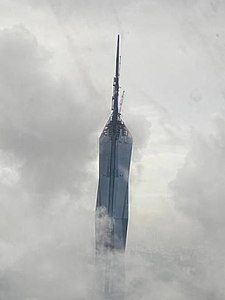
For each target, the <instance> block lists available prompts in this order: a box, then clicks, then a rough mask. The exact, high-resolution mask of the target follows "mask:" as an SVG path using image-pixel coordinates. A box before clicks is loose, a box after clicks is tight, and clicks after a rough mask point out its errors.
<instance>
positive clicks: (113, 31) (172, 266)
mask: <svg viewBox="0 0 225 300" xmlns="http://www.w3.org/2000/svg"><path fill="white" fill-rule="evenodd" d="M224 20H225V2H224V1H222V0H214V1H208V0H207V1H206V0H204V1H203V0H199V1H197V0H190V1H175V0H171V1H163V0H160V1H153V0H151V1H144V0H143V1H127V0H123V1H103V0H97V1H72V0H70V1H69V0H65V1H59V0H55V1H53V0H51V1H50V0H49V1H46V0H42V1H34V0H31V1H28V0H23V1H13V0H11V1H9V0H1V1H0V66H1V68H0V95H1V96H0V109H1V118H0V195H1V196H0V275H1V283H0V299H4V300H17V299H18V300H20V299H21V300H22V299H23V300H24V299H26V300H28V299H29V300H31V299H32V300H34V299H35V300H39V299H41V300H48V299H51V300H52V299H64V300H67V299H68V300H69V299H90V298H91V295H92V293H93V287H92V283H93V282H94V270H93V268H94V265H93V261H94V207H95V197H96V190H97V176H98V165H97V157H98V137H99V135H100V131H101V130H102V128H103V126H104V124H105V122H106V120H107V118H108V116H109V113H110V104H111V103H110V102H111V92H112V88H111V87H112V77H113V72H114V55H115V41H116V35H117V33H120V34H121V39H122V45H121V51H122V69H121V85H122V89H125V91H126V92H125V99H124V106H123V119H124V121H125V122H126V125H127V126H128V128H129V129H130V131H131V133H132V135H133V138H134V152H133V164H132V168H131V190H130V198H131V204H130V223H129V233H128V245H127V255H126V265H127V270H128V274H129V275H128V276H127V290H128V296H129V299H138V298H140V299H150V298H152V299H156V300H158V299H162V298H163V299H168V300H170V299H171V300H172V299H173V300H174V299H179V300H181V299H182V300H187V299H196V300H201V299H204V300H205V299H216V300H217V299H219V300H220V299H224V296H225V290H224V279H225V278H224V251H223V249H224V219H225V215H224V211H225V204H224V201H223V200H224V195H225V190H224V186H225V185H224V176H223V174H224V155H225V150H224V147H225V140H224V138H225V132H224V128H225V126H224V125H225V119H224V111H225V105H224V97H225V87H224V79H225V78H224V69H225V56H224V48H225V26H224V22H225V21H224ZM57 297H58V298H57Z"/></svg>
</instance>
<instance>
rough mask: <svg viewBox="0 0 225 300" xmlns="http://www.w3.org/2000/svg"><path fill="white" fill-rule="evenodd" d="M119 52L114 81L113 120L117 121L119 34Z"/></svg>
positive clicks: (118, 43)
mask: <svg viewBox="0 0 225 300" xmlns="http://www.w3.org/2000/svg"><path fill="white" fill-rule="evenodd" d="M116 48H117V50H116V70H115V77H114V81H113V97H112V100H113V107H112V109H113V119H115V120H116V119H117V115H118V102H119V101H118V99H119V60H120V53H119V52H120V49H119V48H120V36H119V34H118V37H117V47H116Z"/></svg>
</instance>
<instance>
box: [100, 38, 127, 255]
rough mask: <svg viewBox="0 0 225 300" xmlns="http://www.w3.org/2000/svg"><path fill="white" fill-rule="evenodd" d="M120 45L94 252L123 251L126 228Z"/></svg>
mask: <svg viewBox="0 0 225 300" xmlns="http://www.w3.org/2000/svg"><path fill="white" fill-rule="evenodd" d="M119 42H120V37H119V35H118V39H117V50H116V70H115V76H114V81H113V96H112V113H111V115H110V117H109V120H108V122H107V123H106V125H105V127H104V129H103V131H102V133H101V136H100V139H99V183H98V195H97V202H96V249H97V251H104V250H105V249H111V250H113V249H117V250H124V249H125V246H126V237H127V225H128V206H129V198H128V192H129V188H128V181H129V170H130V161H131V151H132V136H131V134H130V132H129V130H128V129H127V127H126V125H125V124H124V122H123V120H122V118H121V108H120V107H119V105H120V103H119V90H120V87H119V67H120V56H119V46H120V45H119Z"/></svg>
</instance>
